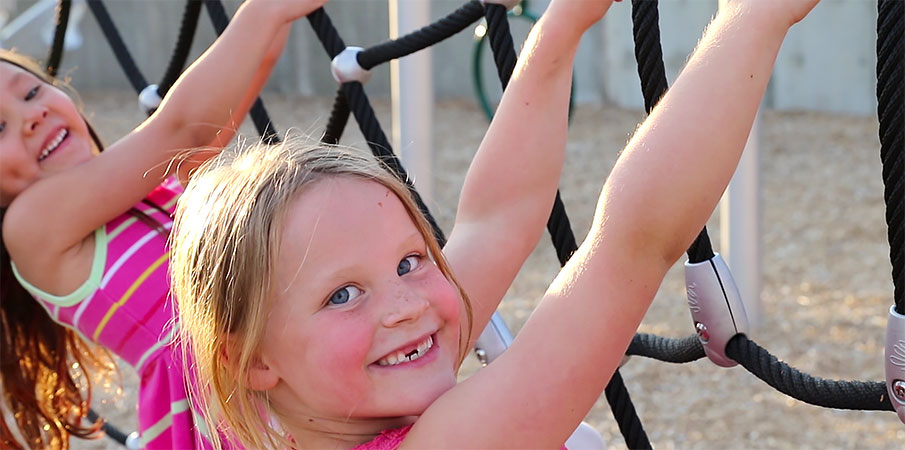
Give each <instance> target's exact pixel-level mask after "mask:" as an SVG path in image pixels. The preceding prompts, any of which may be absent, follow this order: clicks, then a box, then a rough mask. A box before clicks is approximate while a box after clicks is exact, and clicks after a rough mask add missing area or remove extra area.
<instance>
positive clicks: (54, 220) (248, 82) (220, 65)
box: [4, 0, 325, 279]
mask: <svg viewBox="0 0 905 450" xmlns="http://www.w3.org/2000/svg"><path fill="white" fill-rule="evenodd" d="M324 2H325V0H286V1H270V0H248V1H246V2H245V3H244V4H243V5H242V6H240V7H239V9H238V11H237V12H236V14H235V15H234V17H233V20H232V21H231V23H230V25H229V26H228V27H227V28H226V30H225V32H224V33H223V35H222V36H220V37H219V38H218V39H217V40H216V41H215V42H214V44H213V45H212V46H211V47H210V48H209V49H208V50H207V51H206V52H204V54H202V55H201V56H200V57H199V58H198V60H196V61H195V62H194V63H193V64H192V65H191V66H190V67H189V68H188V69H186V71H185V72H184V73H183V74H182V76H181V77H180V78H179V79H178V80H177V82H176V83H175V84H174V85H173V87H172V89H170V91H169V93H168V94H167V96H166V98H164V100H163V102H162V103H161V105H160V107H159V108H158V109H157V111H156V112H155V113H154V114H153V115H152V116H151V117H149V118H148V119H147V120H146V121H145V122H144V123H142V124H141V125H140V126H138V127H137V128H136V129H135V130H134V131H133V132H131V133H130V134H129V135H127V136H126V137H124V138H122V139H120V140H119V141H117V142H115V143H114V144H112V145H110V146H109V147H108V148H107V149H106V150H105V151H104V152H103V153H101V154H100V155H99V156H97V157H96V158H93V159H91V160H90V161H88V162H86V163H83V164H81V165H78V166H75V167H72V168H69V169H66V170H65V171H62V172H59V173H55V174H52V175H50V176H48V177H46V178H43V179H41V180H38V181H36V182H35V183H34V184H33V185H32V186H30V187H29V188H28V189H26V190H25V191H24V192H22V194H21V195H20V196H19V198H17V199H16V200H15V201H14V202H13V203H12V204H11V205H10V208H9V210H8V211H7V215H6V218H5V223H4V236H5V237H6V242H7V245H8V246H9V248H10V252H11V254H13V257H14V259H16V261H17V263H18V262H19V260H20V259H21V258H18V256H20V255H21V254H22V253H23V252H25V253H27V252H34V251H35V248H36V246H37V245H38V244H40V249H41V251H40V253H39V255H37V256H35V255H33V254H30V253H29V254H28V256H29V259H32V260H33V259H41V260H42V261H39V262H38V263H37V265H38V266H39V267H42V268H45V269H47V270H48V271H52V270H51V269H52V268H53V266H54V264H56V263H55V261H56V260H58V259H59V257H60V256H61V255H63V254H64V253H66V252H68V251H70V250H71V249H72V248H74V247H76V246H77V245H78V244H79V243H81V242H82V241H83V240H84V238H85V237H86V236H88V235H89V234H90V233H91V232H92V231H93V230H94V229H96V228H97V227H99V226H101V225H103V224H104V223H106V222H107V221H109V220H111V219H112V218H114V217H116V216H117V215H119V214H122V213H123V212H124V211H126V210H128V209H129V208H130V207H131V206H132V205H134V204H136V203H138V202H139V201H140V200H141V199H142V198H144V196H145V195H147V193H148V192H149V191H150V190H151V189H153V188H154V187H155V186H157V185H158V184H159V183H160V182H161V181H162V180H163V178H164V177H165V176H166V175H168V174H171V173H172V170H173V167H172V166H171V164H170V162H171V159H172V158H173V157H174V156H177V155H179V154H180V153H181V152H183V151H185V150H189V149H193V148H195V147H199V146H205V145H208V144H210V143H211V142H215V139H217V138H218V134H220V138H219V139H220V141H219V142H223V138H224V137H226V135H229V136H231V135H232V133H233V131H234V129H235V127H236V125H237V124H236V123H235V119H234V117H236V116H238V113H240V112H241V113H243V115H244V111H245V110H247V109H248V108H249V107H250V105H251V102H252V101H253V99H254V97H255V96H256V95H257V94H258V92H257V91H259V90H260V88H261V86H263V84H264V82H265V81H266V78H267V75H268V74H269V71H270V69H271V68H272V67H273V63H274V62H275V58H276V57H277V56H278V55H273V54H272V52H270V53H269V52H268V49H270V50H279V49H281V48H282V47H283V45H284V42H285V39H286V33H288V29H287V28H288V26H289V23H290V22H292V21H293V20H295V19H297V18H299V17H302V16H304V15H305V14H308V13H309V12H310V11H312V10H314V9H316V8H317V7H319V6H321V5H322V4H323V3H324ZM221 133H222V134H221ZM20 265H21V264H20ZM29 265H30V264H29ZM20 269H23V268H22V267H20ZM26 272H32V271H29V270H28V269H27V268H25V271H23V274H24V275H26V277H27V278H29V279H31V278H33V277H31V276H29V275H30V273H26ZM39 276H40V275H39Z"/></svg>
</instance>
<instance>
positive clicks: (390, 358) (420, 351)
mask: <svg viewBox="0 0 905 450" xmlns="http://www.w3.org/2000/svg"><path fill="white" fill-rule="evenodd" d="M433 346H434V337H433V336H428V337H427V339H425V340H423V341H421V342H420V343H418V346H417V347H416V348H414V349H412V350H410V351H408V352H403V351H397V352H393V353H390V354H389V355H387V356H384V357H383V358H381V359H380V360H379V361H377V365H379V366H395V365H399V364H402V363H406V362H411V361H414V360H416V359H418V358H420V357H422V356H424V355H426V354H427V352H428V351H430V349H431V348H433Z"/></svg>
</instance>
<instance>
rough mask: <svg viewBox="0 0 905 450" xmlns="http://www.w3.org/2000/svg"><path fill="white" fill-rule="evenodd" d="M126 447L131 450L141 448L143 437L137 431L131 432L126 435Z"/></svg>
mask: <svg viewBox="0 0 905 450" xmlns="http://www.w3.org/2000/svg"><path fill="white" fill-rule="evenodd" d="M126 448H127V449H129V450H141V438H140V437H139V436H138V432H137V431H133V432H131V433H129V436H127V437H126Z"/></svg>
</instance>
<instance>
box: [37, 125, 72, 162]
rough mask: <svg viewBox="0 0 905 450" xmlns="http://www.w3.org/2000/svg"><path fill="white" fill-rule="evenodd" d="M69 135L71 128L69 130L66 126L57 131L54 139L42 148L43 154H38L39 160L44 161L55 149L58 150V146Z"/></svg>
mask: <svg viewBox="0 0 905 450" xmlns="http://www.w3.org/2000/svg"><path fill="white" fill-rule="evenodd" d="M68 136H69V130H67V129H65V128H63V129H62V130H60V132H59V133H57V135H56V137H54V138H53V140H52V141H50V143H48V144H47V147H44V149H43V150H41V154H39V155H38V161H44V160H45V159H47V157H48V156H50V154H51V153H53V152H54V150H56V149H57V147H59V146H60V144H61V143H62V142H63V141H64V140H65V139H66V138H67V137H68Z"/></svg>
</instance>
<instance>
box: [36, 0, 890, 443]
mask: <svg viewBox="0 0 905 450" xmlns="http://www.w3.org/2000/svg"><path fill="white" fill-rule="evenodd" d="M66 3H68V2H62V3H61V5H65V4H66ZM192 3H195V4H198V5H199V6H200V3H199V2H189V3H188V4H189V5H191V4H192ZM205 3H206V5H207V6H208V8H209V13H210V14H211V16H212V18H214V20H215V23H218V21H219V23H220V24H223V23H224V22H223V19H225V17H226V16H225V14H221V13H222V8H221V13H217V12H216V11H217V9H216V6H214V5H215V4H216V3H217V2H213V1H207V2H205ZM98 4H101V3H100V2H89V5H90V6H92V7H96V5H98ZM884 5H885V6H884ZM633 6H634V9H635V11H637V13H636V14H633V15H635V16H636V20H637V22H636V30H635V36H636V42H637V41H641V42H640V43H639V48H644V49H647V50H648V52H642V51H638V52H637V53H636V56H637V57H638V59H639V72H640V73H641V74H642V86H643V92H644V97H645V102H646V103H647V109H648V110H649V109H650V108H651V107H652V106H653V102H654V101H655V100H656V98H659V95H660V94H661V93H662V92H663V91H664V90H665V88H666V83H665V81H666V80H665V75H664V74H663V70H662V58H661V60H660V62H659V63H658V61H657V59H658V55H657V51H656V48H659V42H658V41H659V34H658V31H657V28H656V27H657V22H658V18H657V9H656V3H655V2H635V3H634V5H633ZM884 7H886V8H887V9H886V10H884V9H883V8H884ZM478 8H480V9H478ZM880 8H881V17H880V18H881V22H882V23H879V25H878V28H879V27H881V26H886V27H889V28H892V29H891V30H890V29H887V28H879V29H881V30H886V31H881V33H888V34H887V35H886V36H887V39H888V41H885V42H890V43H896V42H899V43H900V42H902V36H901V35H902V24H903V19H902V4H901V2H883V1H881V2H880ZM188 10H189V8H187V11H188ZM60 11H61V12H63V11H65V7H63V8H61V10H60ZM92 12H94V13H95V15H97V14H98V13H97V12H95V11H94V10H93V11H92ZM456 13H459V14H461V16H456V19H460V20H461V21H462V22H467V23H465V24H464V25H463V26H462V28H464V27H465V26H468V25H469V24H470V23H472V22H474V21H476V20H478V18H480V17H482V16H484V15H486V17H487V21H488V24H489V30H491V39H492V44H493V45H492V46H493V47H494V50H495V52H496V54H497V62H498V63H499V65H501V66H503V67H504V68H505V67H507V66H508V67H509V70H510V71H511V66H512V65H514V60H515V58H514V49H513V46H512V43H511V41H509V42H508V45H507V42H506V41H505V38H503V37H500V36H502V35H503V34H504V33H503V32H501V31H496V30H500V29H501V28H499V27H502V29H503V30H504V31H505V27H506V25H504V24H503V23H505V11H502V10H501V9H500V8H498V7H495V6H489V5H488V7H487V8H486V10H485V9H484V8H483V7H481V6H480V5H479V4H478V3H476V2H471V3H468V4H466V6H464V7H462V8H461V9H460V10H457V11H456V12H455V13H453V15H455V14H456ZM63 15H65V14H61V16H63ZM218 15H219V16H220V17H219V18H215V16H218ZM453 15H451V16H450V17H453ZM195 17H196V21H197V15H196V16H195ZM501 17H502V19H501ZM468 20H470V22H468ZM309 21H310V22H311V24H312V25H313V26H314V27H315V29H316V30H317V34H318V37H319V38H320V39H321V41H322V43H323V44H324V47H325V49H327V52H328V54H329V55H330V57H331V58H333V57H335V56H337V55H339V54H341V53H342V51H343V50H345V48H346V47H345V45H343V43H342V40H341V39H340V38H339V36H338V35H337V34H335V31H334V32H331V24H330V22H329V18H327V17H326V16H324V15H317V14H316V15H313V16H312V17H310V18H309ZM64 22H65V21H60V23H64ZM457 23H458V22H457ZM216 26H217V27H218V28H220V29H221V30H222V26H221V25H216ZM456 26H457V27H458V25H456ZM63 28H64V29H65V26H63ZM428 28H430V27H426V28H425V29H424V30H420V31H419V32H420V33H421V34H419V35H418V37H420V38H423V37H424V36H425V35H428V34H430V33H428V32H427V31H432V32H436V29H431V30H428ZM896 28H897V31H896ZM460 29H461V28H460ZM451 31H452V30H450V29H444V31H443V33H450V32H451ZM455 31H458V30H455ZM419 32H416V33H419ZM58 33H59V32H58ZM501 33H503V34H501ZM896 33H897V34H896ZM185 35H188V33H186V34H185ZM440 35H443V34H442V33H441V34H440ZM57 36H58V37H59V36H60V34H58V35H57ZM436 36H438V35H435V37H436ZM410 37H411V36H410ZM414 40H415V39H411V40H410V41H405V38H403V39H401V40H399V41H393V42H390V43H386V44H381V45H380V46H377V47H373V48H369V49H366V50H365V51H362V52H361V53H358V55H357V63H358V64H359V65H360V66H361V67H362V68H364V69H370V68H371V67H373V66H374V65H376V64H378V63H379V62H383V61H384V60H385V58H391V57H397V56H401V55H402V54H405V53H406V52H409V51H414V50H417V48H414V47H406V46H405V44H406V43H410V42H411V41H414ZM182 41H183V37H182V36H180V42H182ZM111 42H112V41H111ZM883 42H884V40H882V39H881V41H878V52H879V51H880V50H881V49H883V48H885V49H886V51H887V55H886V57H885V58H881V59H882V61H883V62H882V67H881V63H880V62H878V74H879V75H880V76H881V77H882V76H886V77H895V76H897V77H899V78H898V79H890V78H884V79H883V80H882V82H879V83H878V86H880V87H883V86H888V87H894V86H898V89H897V93H896V89H895V88H893V89H890V90H886V89H880V87H878V97H879V98H880V103H881V110H880V111H881V144H882V145H883V150H882V151H881V152H882V153H883V154H884V155H885V156H884V163H886V162H887V160H888V158H891V157H894V156H895V154H896V153H899V154H901V150H902V149H901V146H902V132H903V130H902V127H901V110H899V112H898V114H899V116H898V119H896V116H895V114H896V113H895V112H894V111H892V110H891V109H892V108H895V107H896V105H898V107H899V108H900V107H901V104H902V96H901V87H902V85H903V83H902V81H901V76H902V70H901V64H902V62H901V61H902V60H903V58H902V54H901V44H898V47H896V45H895V44H886V47H884V46H883V45H881V44H882V43H883ZM177 47H178V46H177ZM55 48H56V46H55ZM369 52H370V53H369ZM897 52H898V53H897ZM177 53H178V52H177ZM58 55H59V53H58ZM375 55H380V56H375ZM369 57H370V58H371V59H369ZM176 60H177V59H176V58H174V61H176ZM49 61H50V62H51V63H52V64H51V66H52V67H58V61H59V59H57V57H55V56H53V55H52V56H51V57H50V58H49ZM54 61H57V63H56V64H54V63H53V62H54ZM182 64H184V60H183V62H182ZM896 64H898V65H899V69H898V72H896V69H895V67H896ZM133 65H134V64H133ZM176 66H181V64H171V68H172V67H176ZM179 70H181V67H179V68H178V69H177V70H176V72H175V74H178V71H179ZM169 73H170V71H168V74H169ZM130 78H133V76H132V75H130ZM501 78H503V80H504V81H503V84H504V85H505V80H506V79H508V78H507V75H505V69H501ZM165 79H166V77H165ZM172 79H173V80H175V75H174V76H173V77H172ZM170 83H172V81H170ZM134 84H137V85H139V86H140V85H141V84H142V83H134ZM144 85H147V83H144ZM160 86H164V87H165V86H167V84H166V83H165V82H162V83H160ZM142 89H144V87H142ZM341 92H342V95H341V96H338V97H337V102H336V104H335V105H334V109H333V114H331V120H330V123H329V124H328V126H327V133H326V136H325V140H336V139H338V137H339V135H340V134H341V131H342V129H343V128H344V126H345V124H346V123H345V120H346V118H348V115H349V112H350V111H349V110H350V109H351V111H352V112H353V113H354V114H355V117H356V119H357V121H358V122H359V124H360V127H361V128H362V132H363V134H364V135H365V136H366V138H367V140H368V142H369V144H371V147H372V150H375V152H378V153H379V154H380V155H382V157H383V158H386V159H388V160H391V161H392V152H391V151H390V152H389V153H387V150H388V149H390V146H389V143H388V140H387V139H386V136H383V133H382V131H381V130H380V127H379V125H377V124H376V118H375V117H374V114H373V110H370V106H369V105H367V98H366V97H365V95H364V91H363V90H362V89H361V84H360V83H358V82H356V81H351V82H348V83H345V84H344V85H343V86H342V87H341ZM146 96H147V94H146ZM884 99H885V101H884ZM256 111H257V113H256V115H255V116H253V117H255V124H256V125H257V126H258V128H259V130H261V131H262V134H264V135H265V136H267V138H268V139H273V138H274V137H275V136H276V135H275V133H274V132H273V128H272V127H269V126H268V123H269V120H267V119H266V117H263V116H262V115H261V114H262V112H263V111H264V109H263V106H262V105H261V106H259V107H257V108H256ZM888 114H891V115H892V116H891V117H892V119H889V117H890V116H889V115H888ZM884 116H885V117H887V119H888V120H891V121H892V122H889V121H887V122H886V125H885V126H884V125H883V122H884ZM895 120H899V122H895ZM890 163H891V164H893V166H894V161H890ZM398 168H399V170H400V175H401V176H403V177H404V172H402V171H401V167H398ZM890 170H891V169H890ZM884 178H885V179H887V180H891V182H890V183H889V184H891V185H893V186H891V187H890V188H889V189H888V190H889V191H891V194H889V195H888V197H889V198H888V199H887V200H889V199H890V198H892V199H893V200H895V198H894V197H895V192H896V191H897V190H898V188H896V187H895V186H894V185H895V184H896V183H897V182H898V181H901V180H902V178H903V177H902V176H901V175H896V174H890V173H887V172H886V171H884ZM557 204H558V207H561V206H562V204H561V202H558V203H557ZM889 208H890V210H894V209H893V207H892V205H889ZM554 214H556V211H555V212H554ZM891 218H892V219H895V215H894V214H893V215H892V217H891ZM562 220H566V221H567V220H568V219H567V218H565V219H564V216H557V218H556V219H551V229H552V230H553V231H552V233H553V234H554V241H556V242H557V244H558V245H557V254H558V256H559V258H560V260H561V261H564V259H565V258H567V257H568V255H569V254H570V253H571V251H570V248H571V249H574V245H575V244H574V238H571V241H570V238H569V236H568V234H569V231H568V230H567V229H568V222H566V223H563V222H562ZM889 226H890V240H891V242H894V243H895V242H896V239H900V238H899V237H898V234H899V233H901V231H902V230H901V224H893V223H890V224H889ZM894 238H895V239H894ZM709 247H710V245H709V241H707V240H706V233H702V236H701V238H699V240H698V241H697V242H696V243H695V245H694V246H693V247H692V249H690V250H689V256H690V259H691V261H692V263H693V264H701V263H704V262H705V261H708V260H709V259H710V258H711V257H712V256H713V254H712V251H711V250H710V248H709ZM894 252H895V250H894ZM895 263H896V261H895V260H894V271H895V270H897V269H896V267H895ZM899 263H901V261H899ZM714 264H716V263H714ZM705 268H706V266H705ZM705 272H706V271H705ZM712 273H713V272H712V271H711V272H706V274H705V275H701V277H705V278H706V277H709V276H710V275H711V274H712ZM717 273H719V274H720V275H721V276H722V278H721V279H722V280H724V281H725V278H726V277H725V272H722V269H720V271H718V272H717ZM899 278H901V270H899V272H898V275H895V281H896V282H897V288H896V302H897V304H899V305H900V306H901V302H902V298H901V297H902V296H901V292H900V290H901V289H902V288H903V287H902V286H901V285H900V283H899V282H900V280H899ZM689 284H694V286H695V287H697V286H700V284H701V281H700V280H697V281H695V280H692V281H690V282H689ZM718 284H720V283H718ZM723 290H727V291H731V289H718V291H723ZM692 292H700V288H698V289H692ZM692 298H694V296H692ZM899 312H901V308H900V309H899ZM693 316H694V313H693ZM893 317H895V315H893ZM695 320H696V321H697V322H698V323H700V324H707V323H712V322H710V320H709V319H708V318H704V317H702V318H696V319H695ZM494 323H495V324H497V325H499V323H500V322H499V321H495V322H494ZM735 323H736V324H737V325H736V327H733V330H732V331H736V330H737V327H741V323H740V322H738V321H736V322H735ZM892 323H895V321H894V320H893V322H892ZM697 331H698V335H697V336H695V335H692V336H689V337H688V338H685V339H683V340H667V339H663V338H658V337H656V336H650V335H638V336H636V340H635V341H634V342H633V344H632V346H631V347H630V348H629V354H637V355H642V356H649V357H654V358H657V359H663V360H669V361H672V362H687V361H690V360H694V359H698V358H701V357H703V356H704V353H705V351H708V350H709V351H708V353H715V354H716V355H717V359H718V360H720V361H721V362H722V363H723V364H722V365H726V364H733V362H734V361H738V362H741V363H742V364H743V365H744V366H745V367H746V368H747V369H748V370H750V371H752V373H755V374H756V375H757V376H758V377H761V378H767V379H765V381H767V382H768V383H769V384H771V385H772V386H774V387H775V388H777V389H779V390H782V391H783V392H785V393H787V394H789V395H793V396H795V397H796V398H799V399H801V400H804V401H807V402H809V403H814V404H818V405H821V406H828V407H834V408H850V409H880V410H889V409H891V408H892V403H891V402H890V400H889V399H890V396H894V395H895V394H896V390H895V387H894V385H895V381H896V379H892V380H890V383H891V384H893V388H892V389H890V390H889V392H890V396H887V395H886V392H887V388H886V387H885V386H884V383H877V382H875V383H852V384H849V383H834V382H827V381H826V380H820V379H816V380H815V379H811V378H809V377H808V376H806V375H805V374H800V373H796V372H795V371H794V370H793V369H791V368H789V367H788V366H784V365H782V364H781V363H779V362H777V361H775V358H773V359H771V357H770V355H769V354H767V353H766V352H765V351H764V350H763V349H761V348H759V347H758V346H757V345H756V344H754V343H753V342H752V341H750V340H748V339H747V338H746V337H744V336H741V337H739V336H734V337H733V335H734V333H731V334H729V335H726V336H724V337H723V338H722V339H723V343H724V344H726V343H728V344H729V346H728V347H723V348H725V350H722V349H721V348H716V349H709V348H705V347H702V346H701V345H700V342H701V340H702V339H703V338H704V337H705V335H706V336H707V338H708V341H711V343H712V342H713V341H715V340H716V337H717V334H718V333H714V330H713V327H711V328H706V325H705V328H704V329H701V327H698V329H697ZM739 331H744V330H743V329H742V330H739ZM902 332H903V329H901V328H900V329H899V330H898V333H899V336H901V333H902ZM500 335H501V334H498V336H500ZM893 336H895V334H893ZM500 339H502V340H505V336H504V335H503V338H500ZM902 339H905V338H902ZM498 340H499V339H498ZM491 342H496V341H494V340H493V339H491ZM892 347H893V348H895V343H893V346H892ZM483 350H484V354H485V357H486V358H487V359H492V358H493V357H494V356H495V354H494V352H495V350H492V349H489V348H485V349H483ZM620 382H621V378H620V377H619V374H618V372H617V374H616V375H615V376H614V383H615V384H611V386H610V387H608V388H607V399H608V400H610V403H611V405H613V406H614V411H616V410H618V413H617V414H616V417H617V420H619V423H620V428H622V430H623V435H624V436H625V437H626V441H627V444H628V446H629V447H632V448H638V447H645V446H649V445H650V444H649V442H647V437H646V435H645V433H644V430H643V429H642V428H641V425H640V421H639V420H638V417H637V416H635V415H634V413H633V410H632V408H631V402H630V400H628V395H627V391H626V390H625V388H624V386H620V385H619V384H620ZM837 394H838V395H837Z"/></svg>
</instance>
